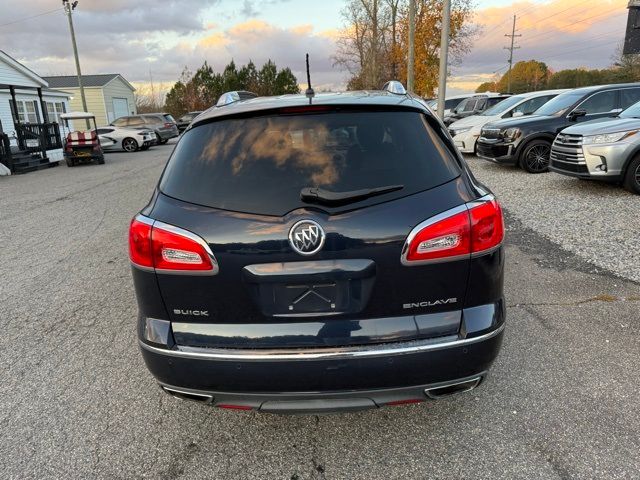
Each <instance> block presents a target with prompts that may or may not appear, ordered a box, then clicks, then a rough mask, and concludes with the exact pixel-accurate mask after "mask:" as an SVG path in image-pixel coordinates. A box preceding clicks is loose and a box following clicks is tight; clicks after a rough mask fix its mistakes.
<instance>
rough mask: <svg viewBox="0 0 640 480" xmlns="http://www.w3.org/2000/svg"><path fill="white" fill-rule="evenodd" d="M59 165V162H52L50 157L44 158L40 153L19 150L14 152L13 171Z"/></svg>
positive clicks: (16, 172) (27, 170) (21, 171)
mask: <svg viewBox="0 0 640 480" xmlns="http://www.w3.org/2000/svg"><path fill="white" fill-rule="evenodd" d="M56 166H58V162H50V161H49V159H48V158H42V156H41V155H40V154H38V153H29V152H18V153H14V154H13V173H14V175H18V174H20V173H27V172H34V171H36V170H42V169H45V168H51V167H56Z"/></svg>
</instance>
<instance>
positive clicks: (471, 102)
mask: <svg viewBox="0 0 640 480" xmlns="http://www.w3.org/2000/svg"><path fill="white" fill-rule="evenodd" d="M510 96H511V95H510V94H508V93H504V94H502V93H501V94H495V93H493V94H484V95H483V94H480V95H474V96H473V97H469V98H467V99H465V100H463V101H462V102H460V103H459V104H458V106H457V107H455V108H454V109H453V110H452V111H451V114H449V115H447V116H446V117H444V124H445V125H447V126H449V125H451V124H452V123H453V122H457V121H458V120H461V119H463V118H467V117H470V116H471V115H479V114H481V113H482V112H484V111H485V110H488V109H490V108H491V107H493V106H495V105H497V104H499V103H500V102H501V101H503V100H504V99H506V98H509V97H510ZM445 105H446V104H445Z"/></svg>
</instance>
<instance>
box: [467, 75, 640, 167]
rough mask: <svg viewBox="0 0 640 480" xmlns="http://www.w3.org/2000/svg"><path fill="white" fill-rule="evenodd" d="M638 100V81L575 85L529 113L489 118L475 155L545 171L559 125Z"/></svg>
mask: <svg viewBox="0 0 640 480" xmlns="http://www.w3.org/2000/svg"><path fill="white" fill-rule="evenodd" d="M639 100H640V84H638V83H626V84H618V85H600V86H594V87H583V88H577V89H575V90H571V91H568V92H565V93H563V94H560V95H558V96H557V97H556V98H554V99H553V100H551V101H549V102H547V103H545V104H544V105H543V106H542V107H540V108H539V109H538V110H536V111H535V112H534V113H533V115H531V116H529V117H521V118H510V119H506V120H499V121H497V122H491V123H488V124H486V125H485V126H484V127H482V131H481V133H480V138H478V142H477V147H476V148H477V154H478V157H480V158H483V159H485V160H489V161H492V162H496V163H501V164H507V165H519V166H520V167H522V168H523V169H525V170H526V171H527V172H529V173H542V172H546V171H547V169H548V167H549V154H550V153H551V144H552V143H553V140H554V139H555V137H556V135H557V134H558V133H559V132H560V131H561V130H563V129H565V128H567V127H570V126H572V125H575V124H576V123H577V122H584V121H587V120H594V119H598V118H606V117H610V116H612V115H617V114H618V113H620V112H621V111H622V110H623V109H625V108H627V107H629V106H630V105H632V104H634V103H636V102H637V101H639Z"/></svg>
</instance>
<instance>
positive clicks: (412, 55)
mask: <svg viewBox="0 0 640 480" xmlns="http://www.w3.org/2000/svg"><path fill="white" fill-rule="evenodd" d="M415 61H416V0H410V1H409V61H408V62H407V90H408V91H409V92H411V93H413V88H414V87H413V83H414V70H415V68H414V65H415Z"/></svg>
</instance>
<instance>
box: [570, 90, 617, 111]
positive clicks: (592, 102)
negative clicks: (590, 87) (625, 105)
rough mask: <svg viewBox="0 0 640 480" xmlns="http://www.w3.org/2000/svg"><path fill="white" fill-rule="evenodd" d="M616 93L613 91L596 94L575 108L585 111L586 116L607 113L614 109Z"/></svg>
mask: <svg viewBox="0 0 640 480" xmlns="http://www.w3.org/2000/svg"><path fill="white" fill-rule="evenodd" d="M617 93H618V92H616V91H615V90H608V91H606V92H600V93H596V94H594V95H592V96H591V97H589V98H588V99H586V100H585V101H584V102H582V103H581V104H580V105H578V107H577V108H578V109H579V110H586V112H587V115H589V114H590V113H608V112H610V111H611V110H613V109H614V108H616V95H617Z"/></svg>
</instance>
